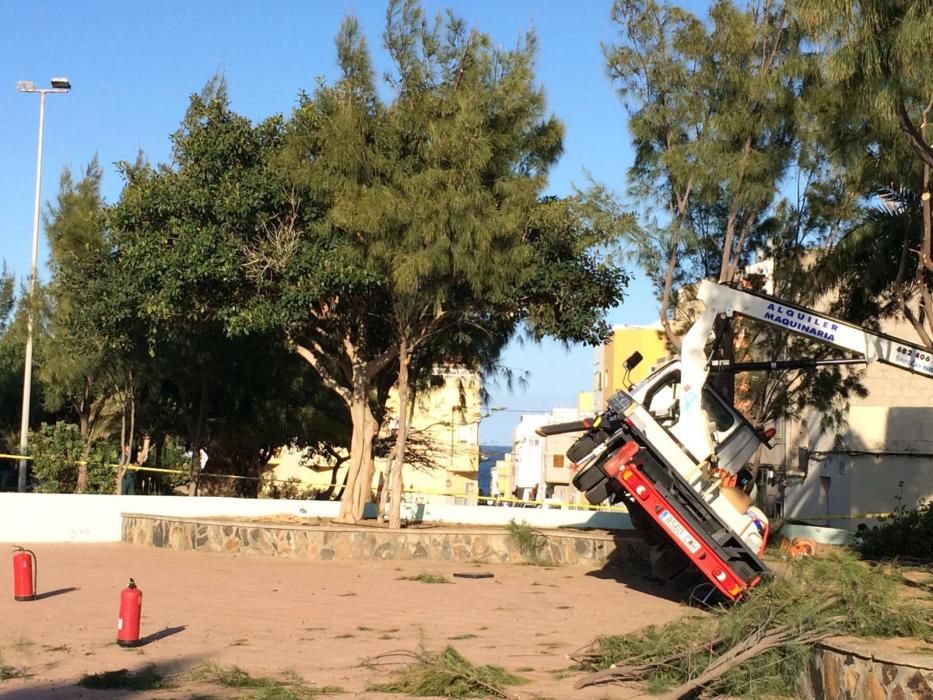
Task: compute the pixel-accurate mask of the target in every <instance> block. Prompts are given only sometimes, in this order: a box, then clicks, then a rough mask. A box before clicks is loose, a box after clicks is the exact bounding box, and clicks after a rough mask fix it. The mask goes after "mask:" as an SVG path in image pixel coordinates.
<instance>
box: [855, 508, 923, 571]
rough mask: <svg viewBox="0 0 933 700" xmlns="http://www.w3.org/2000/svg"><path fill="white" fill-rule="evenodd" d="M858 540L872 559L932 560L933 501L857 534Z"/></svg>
mask: <svg viewBox="0 0 933 700" xmlns="http://www.w3.org/2000/svg"><path fill="white" fill-rule="evenodd" d="M856 541H857V543H858V545H857V546H858V549H859V551H860V552H861V553H862V555H863V556H865V557H868V558H871V559H899V558H908V559H921V560H923V561H933V502H923V501H921V502H920V504H919V505H918V506H917V507H916V508H900V509H898V510H897V511H896V512H894V513H892V514H891V515H888V516H887V517H885V518H883V519H882V520H881V522H880V523H879V524H878V525H876V526H874V527H871V528H868V529H864V530H860V531H859V532H858V533H856Z"/></svg>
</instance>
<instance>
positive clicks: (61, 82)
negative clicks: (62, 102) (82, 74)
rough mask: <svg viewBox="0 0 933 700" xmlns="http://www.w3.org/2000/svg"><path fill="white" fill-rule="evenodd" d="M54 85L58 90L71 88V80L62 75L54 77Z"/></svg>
mask: <svg viewBox="0 0 933 700" xmlns="http://www.w3.org/2000/svg"><path fill="white" fill-rule="evenodd" d="M52 87H53V88H55V89H56V90H70V89H71V81H70V80H68V78H63V77H61V76H59V77H57V78H52Z"/></svg>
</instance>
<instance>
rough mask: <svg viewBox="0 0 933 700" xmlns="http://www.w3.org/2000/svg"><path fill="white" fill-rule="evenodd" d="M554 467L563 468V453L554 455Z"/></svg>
mask: <svg viewBox="0 0 933 700" xmlns="http://www.w3.org/2000/svg"><path fill="white" fill-rule="evenodd" d="M554 467H555V468H557V469H563V467H564V455H554Z"/></svg>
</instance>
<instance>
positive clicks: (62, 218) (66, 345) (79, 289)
mask: <svg viewBox="0 0 933 700" xmlns="http://www.w3.org/2000/svg"><path fill="white" fill-rule="evenodd" d="M102 177H103V172H102V171H101V169H100V166H99V165H98V163H97V160H96V159H94V160H93V161H92V162H91V163H90V164H89V165H88V167H87V169H86V171H85V173H84V176H83V177H82V178H81V179H80V180H79V181H77V182H75V181H74V179H73V178H72V175H71V172H70V171H69V170H68V168H65V169H64V171H63V172H62V176H61V180H60V184H59V193H58V196H57V199H56V202H55V204H52V205H50V206H49V211H48V215H47V218H46V232H47V235H48V239H49V250H50V253H51V258H50V261H49V269H50V272H51V281H50V283H49V287H48V292H49V295H50V302H51V318H50V320H49V324H48V328H47V334H46V335H45V337H44V338H43V342H42V348H41V349H40V352H39V353H38V356H39V357H38V360H39V363H38V364H39V377H40V378H41V380H42V382H44V384H45V385H46V391H45V394H44V401H45V403H46V407H47V408H49V409H50V410H53V411H54V410H58V409H60V408H61V407H62V406H68V407H69V408H71V409H72V410H73V411H74V415H75V417H76V418H77V421H78V428H79V432H80V436H81V440H82V441H83V445H84V446H83V449H82V453H81V455H80V459H79V460H78V477H77V482H76V484H75V488H76V492H77V493H83V492H84V491H85V490H86V488H87V485H88V468H87V461H88V458H89V456H90V453H91V447H92V444H93V442H94V440H95V438H96V437H97V430H98V427H99V422H100V420H101V416H102V414H103V411H104V408H105V406H106V404H107V401H108V400H109V399H110V397H111V396H112V394H113V384H114V382H113V381H112V379H111V376H112V372H113V370H114V368H115V364H114V362H113V355H112V352H111V351H112V343H110V342H109V338H108V337H107V336H106V334H105V333H104V332H102V330H103V329H101V328H99V327H95V326H92V325H90V324H88V323H87V320H88V316H89V314H88V312H89V310H90V307H92V306H93V305H95V304H99V303H100V301H101V297H100V295H101V294H105V295H107V298H111V297H112V296H113V294H114V291H115V290H106V289H101V288H100V285H99V284H97V282H99V281H100V280H102V279H105V278H106V276H105V275H102V274H101V266H103V265H105V264H106V261H105V258H106V256H107V246H108V236H107V234H106V210H105V205H104V202H103V198H102V196H101V193H100V186H101V178H102Z"/></svg>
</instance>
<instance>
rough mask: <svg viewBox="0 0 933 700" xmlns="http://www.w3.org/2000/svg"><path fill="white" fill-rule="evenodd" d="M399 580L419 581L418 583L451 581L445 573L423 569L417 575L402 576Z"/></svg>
mask: <svg viewBox="0 0 933 700" xmlns="http://www.w3.org/2000/svg"><path fill="white" fill-rule="evenodd" d="M399 581H417V582H418V583H450V579H448V578H447V577H446V576H444V575H443V574H432V573H430V572H428V571H422V572H421V573H420V574H418V575H417V576H401V577H399Z"/></svg>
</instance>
